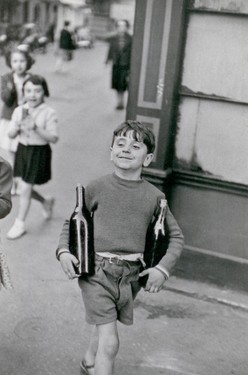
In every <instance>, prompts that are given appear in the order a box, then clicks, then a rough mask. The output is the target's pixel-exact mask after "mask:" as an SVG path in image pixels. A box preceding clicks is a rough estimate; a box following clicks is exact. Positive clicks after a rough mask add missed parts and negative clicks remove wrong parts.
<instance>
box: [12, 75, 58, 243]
mask: <svg viewBox="0 0 248 375" xmlns="http://www.w3.org/2000/svg"><path fill="white" fill-rule="evenodd" d="M23 90H24V97H25V100H26V103H25V104H23V105H21V106H19V107H17V108H16V109H15V111H14V113H13V115H12V119H11V124H10V130H9V136H10V137H11V138H16V137H17V136H18V138H19V143H18V147H17V152H16V159H15V164H14V176H17V177H21V180H22V181H21V192H20V206H19V211H18V214H17V218H16V220H15V223H14V225H13V226H12V228H11V229H10V230H9V232H8V233H7V238H9V239H12V240H13V239H17V238H19V237H21V236H22V235H23V234H24V233H25V232H26V229H25V219H26V217H27V214H28V211H29V208H30V203H31V198H34V199H36V200H38V201H39V202H40V203H41V204H42V205H43V213H44V216H45V218H46V219H50V218H51V215H52V208H53V204H54V198H44V197H43V196H42V195H41V194H39V193H38V192H37V191H35V190H34V189H33V187H34V185H42V184H45V183H46V182H48V181H49V180H50V179H51V159H52V150H51V147H50V143H55V142H57V140H58V127H57V123H58V120H57V114H56V112H55V110H54V109H52V108H51V107H49V106H48V105H47V104H45V103H44V97H45V96H49V91H48V87H47V83H46V81H45V79H44V78H43V77H41V76H38V75H32V76H31V77H29V78H28V79H27V80H26V81H25V82H24V85H23Z"/></svg>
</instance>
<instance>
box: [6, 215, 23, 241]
mask: <svg viewBox="0 0 248 375" xmlns="http://www.w3.org/2000/svg"><path fill="white" fill-rule="evenodd" d="M24 233H26V230H25V224H24V221H22V220H19V219H16V220H15V222H14V225H13V226H12V228H10V230H9V231H8V233H7V238H8V239H9V240H16V239H17V238H20V237H21V236H22V235H23V234H24Z"/></svg>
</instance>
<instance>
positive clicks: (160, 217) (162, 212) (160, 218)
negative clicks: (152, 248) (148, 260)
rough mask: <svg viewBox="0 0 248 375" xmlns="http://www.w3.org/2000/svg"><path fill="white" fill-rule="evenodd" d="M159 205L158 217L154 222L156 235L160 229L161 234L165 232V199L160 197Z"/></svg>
mask: <svg viewBox="0 0 248 375" xmlns="http://www.w3.org/2000/svg"><path fill="white" fill-rule="evenodd" d="M159 206H160V209H159V214H158V219H157V221H156V224H155V235H156V237H157V236H158V234H159V232H160V231H161V233H162V234H163V235H164V234H165V229H164V221H165V216H166V208H167V201H166V199H161V201H160V205H159Z"/></svg>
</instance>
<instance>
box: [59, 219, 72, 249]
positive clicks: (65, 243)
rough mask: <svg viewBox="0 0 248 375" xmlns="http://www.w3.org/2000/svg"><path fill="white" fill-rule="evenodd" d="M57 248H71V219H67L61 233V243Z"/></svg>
mask: <svg viewBox="0 0 248 375" xmlns="http://www.w3.org/2000/svg"><path fill="white" fill-rule="evenodd" d="M57 249H68V250H69V220H65V222H64V224H63V227H62V230H61V232H60V235H59V244H58V247H57Z"/></svg>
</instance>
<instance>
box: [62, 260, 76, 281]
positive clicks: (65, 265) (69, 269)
mask: <svg viewBox="0 0 248 375" xmlns="http://www.w3.org/2000/svg"><path fill="white" fill-rule="evenodd" d="M59 261H60V264H61V267H62V269H63V271H64V273H65V274H66V275H67V276H68V279H70V280H72V279H75V278H76V277H78V275H77V274H76V273H75V269H74V266H75V267H77V266H78V263H79V262H78V260H77V258H76V257H74V255H72V254H69V253H63V254H61V255H60V257H59Z"/></svg>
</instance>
